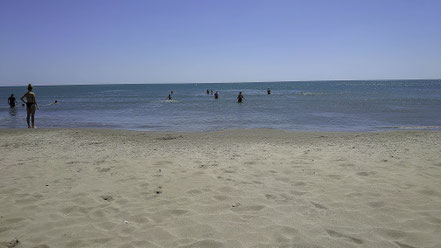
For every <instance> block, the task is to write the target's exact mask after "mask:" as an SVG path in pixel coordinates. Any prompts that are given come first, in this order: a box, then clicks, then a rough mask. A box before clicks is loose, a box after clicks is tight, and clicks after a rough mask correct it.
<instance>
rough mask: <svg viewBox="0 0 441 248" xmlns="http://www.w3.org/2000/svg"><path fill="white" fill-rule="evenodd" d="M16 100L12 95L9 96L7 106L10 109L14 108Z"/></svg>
mask: <svg viewBox="0 0 441 248" xmlns="http://www.w3.org/2000/svg"><path fill="white" fill-rule="evenodd" d="M16 102H17V100H15V97H14V94H11V96H10V97H9V98H8V104H9V107H10V108H15V103H16Z"/></svg>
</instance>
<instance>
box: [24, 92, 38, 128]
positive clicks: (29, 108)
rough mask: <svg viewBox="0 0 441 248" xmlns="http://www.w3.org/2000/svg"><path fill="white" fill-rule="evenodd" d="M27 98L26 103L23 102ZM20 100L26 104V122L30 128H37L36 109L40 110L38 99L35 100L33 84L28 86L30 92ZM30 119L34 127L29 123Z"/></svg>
mask: <svg viewBox="0 0 441 248" xmlns="http://www.w3.org/2000/svg"><path fill="white" fill-rule="evenodd" d="M25 97H26V102H25V101H24V100H23V98H25ZM20 100H21V101H22V102H24V103H25V104H26V121H27V123H28V128H35V124H34V116H35V109H39V108H38V104H37V99H36V98H35V93H34V92H32V84H29V85H28V92H27V93H26V94H24V95H23V96H22V97H21V98H20ZM29 118H30V119H31V121H32V126H31V124H30V122H29Z"/></svg>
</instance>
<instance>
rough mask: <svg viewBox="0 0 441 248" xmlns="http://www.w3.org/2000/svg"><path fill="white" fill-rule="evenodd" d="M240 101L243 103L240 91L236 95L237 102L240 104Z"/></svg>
mask: <svg viewBox="0 0 441 248" xmlns="http://www.w3.org/2000/svg"><path fill="white" fill-rule="evenodd" d="M242 101H243V95H242V91H241V92H239V95H237V102H238V103H242Z"/></svg>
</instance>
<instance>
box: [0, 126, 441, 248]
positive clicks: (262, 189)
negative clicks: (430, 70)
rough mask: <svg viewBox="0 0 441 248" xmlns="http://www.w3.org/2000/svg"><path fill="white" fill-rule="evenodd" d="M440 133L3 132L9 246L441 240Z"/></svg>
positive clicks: (1, 190) (0, 235)
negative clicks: (440, 234) (13, 244)
mask: <svg viewBox="0 0 441 248" xmlns="http://www.w3.org/2000/svg"><path fill="white" fill-rule="evenodd" d="M439 140H441V132H440V131H436V130H418V131H414V130H391V131H385V132H357V133H352V132H307V131H285V130H273V129H245V130H223V131H214V132H158V131H129V130H115V129H63V128H60V129H58V128H50V129H35V130H34V129H31V130H29V129H25V130H24V129H0V202H2V204H0V213H1V214H0V215H1V217H0V247H3V246H7V245H8V242H15V239H17V240H18V241H19V243H18V244H19V246H17V247H21V246H23V247H285V246H286V247H433V248H434V247H439V246H440V245H441V240H440V239H439V230H440V228H441V218H440V216H441V181H440V178H441V162H440V161H441V148H440V147H439Z"/></svg>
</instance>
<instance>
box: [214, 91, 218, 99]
mask: <svg viewBox="0 0 441 248" xmlns="http://www.w3.org/2000/svg"><path fill="white" fill-rule="evenodd" d="M214 99H219V91H216V93H214Z"/></svg>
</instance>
